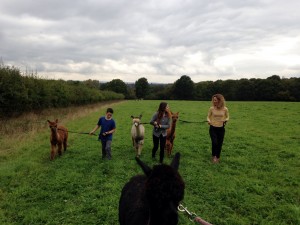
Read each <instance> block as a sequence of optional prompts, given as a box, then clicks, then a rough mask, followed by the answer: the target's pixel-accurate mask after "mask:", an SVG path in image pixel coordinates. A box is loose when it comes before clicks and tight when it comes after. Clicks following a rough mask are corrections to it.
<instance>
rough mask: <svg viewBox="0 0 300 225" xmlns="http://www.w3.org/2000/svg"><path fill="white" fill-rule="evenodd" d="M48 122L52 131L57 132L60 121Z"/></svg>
mask: <svg viewBox="0 0 300 225" xmlns="http://www.w3.org/2000/svg"><path fill="white" fill-rule="evenodd" d="M47 121H48V124H49V127H50V129H51V131H54V132H56V130H57V124H58V119H56V120H55V121H50V120H47Z"/></svg>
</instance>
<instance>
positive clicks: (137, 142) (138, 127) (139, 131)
mask: <svg viewBox="0 0 300 225" xmlns="http://www.w3.org/2000/svg"><path fill="white" fill-rule="evenodd" d="M131 118H132V123H133V124H132V127H131V137H132V144H133V148H134V150H135V152H136V156H137V157H140V155H141V153H142V148H143V145H144V137H145V127H144V126H143V124H141V118H142V115H140V116H139V117H134V116H131Z"/></svg>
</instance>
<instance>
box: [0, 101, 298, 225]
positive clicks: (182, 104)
mask: <svg viewBox="0 0 300 225" xmlns="http://www.w3.org/2000/svg"><path fill="white" fill-rule="evenodd" d="M159 103H160V101H146V100H144V101H123V102H117V103H111V104H105V105H102V106H99V107H97V108H94V110H90V111H84V109H81V110H80V111H81V113H79V114H76V115H75V111H76V110H74V111H71V112H67V113H66V112H65V113H64V114H60V113H57V112H56V111H51V113H50V114H49V113H48V115H47V118H46V117H45V118H43V120H42V122H41V123H40V124H38V123H37V124H38V125H36V126H35V125H32V126H33V128H32V127H31V128H30V131H28V132H27V131H26V130H25V131H24V130H23V131H19V130H18V128H19V127H20V126H21V125H20V124H21V122H20V123H19V124H18V123H13V121H11V124H12V126H14V129H11V130H9V129H7V131H6V132H5V133H2V135H1V137H0V146H1V147H0V224H5V225H6V224H101V225H116V224H118V202H119V197H120V193H121V189H122V187H123V186H124V184H125V183H126V182H127V181H128V180H129V178H130V177H131V176H133V175H136V174H139V173H142V171H141V169H140V167H138V165H137V163H136V162H135V160H134V156H135V153H134V151H133V148H132V145H131V144H132V143H131V137H130V130H131V118H130V116H131V115H134V116H137V115H140V114H142V115H143V117H142V122H149V121H150V119H151V117H152V115H153V113H154V112H155V111H156V110H157V108H158V105H159ZM168 103H169V105H170V108H171V110H172V111H174V112H177V111H178V112H179V118H180V119H181V120H185V121H191V122H195V123H185V122H182V121H178V122H177V127H176V138H175V146H174V152H180V153H181V163H180V167H179V171H180V173H181V175H182V177H183V179H184V180H185V183H186V189H185V198H184V201H183V204H184V205H185V206H187V207H188V209H189V210H190V211H192V212H195V213H196V214H197V215H199V216H201V217H202V218H203V219H205V220H207V221H209V222H210V223H212V224H217V225H221V224H228V225H235V224H236V225H249V224H253V225H254V224H300V161H299V159H300V136H299V134H300V103H284V102H227V106H228V108H229V113H230V121H229V122H228V124H227V126H226V134H225V140H224V145H223V151H222V154H221V163H220V164H212V163H211V161H210V160H211V147H210V144H211V143H210V138H209V134H208V125H207V124H206V123H199V122H201V121H203V120H206V115H207V111H208V108H209V107H210V102H200V101H168ZM108 106H111V107H113V108H114V111H115V113H114V119H115V121H116V124H117V131H116V133H115V134H114V138H113V143H112V154H113V159H112V160H111V161H107V160H104V161H103V160H102V159H101V150H100V143H99V142H98V141H97V137H96V136H90V135H83V134H76V133H69V147H68V150H67V152H66V153H64V154H63V156H62V157H57V158H56V159H55V160H54V161H49V156H50V142H49V136H50V130H49V128H48V127H47V124H46V122H45V121H46V119H50V120H52V119H56V118H58V119H59V120H61V121H62V124H64V125H65V126H67V127H68V129H69V130H70V131H75V132H89V131H90V130H92V128H94V126H95V125H96V123H97V121H98V118H99V116H101V115H103V114H104V113H105V110H106V108H107V107H108ZM66 114H68V116H66ZM72 115H73V116H72ZM25 122H26V123H28V124H34V123H35V122H36V121H35V119H32V121H27V120H24V123H25ZM196 122H198V123H196ZM6 126H8V125H6ZM35 127H37V128H35ZM145 129H146V137H145V144H144V148H143V152H142V156H141V159H142V160H143V161H145V162H146V163H148V165H150V166H152V165H154V164H155V163H158V162H153V161H152V159H151V150H152V134H151V131H152V127H151V126H150V125H145ZM2 131H3V129H2ZM8 134H9V135H8ZM170 161H171V159H170V158H167V157H166V158H165V163H170ZM179 219H180V222H179V224H193V223H192V222H190V221H189V219H188V217H187V216H186V215H185V214H183V213H181V212H179Z"/></svg>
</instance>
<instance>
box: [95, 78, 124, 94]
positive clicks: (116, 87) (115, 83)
mask: <svg viewBox="0 0 300 225" xmlns="http://www.w3.org/2000/svg"><path fill="white" fill-rule="evenodd" d="M101 87H102V89H103V90H109V91H113V92H116V93H120V94H123V95H124V96H125V98H127V97H128V95H129V91H128V88H127V85H126V84H125V83H124V81H122V80H120V79H113V80H112V81H110V82H107V83H106V84H104V85H102V86H101Z"/></svg>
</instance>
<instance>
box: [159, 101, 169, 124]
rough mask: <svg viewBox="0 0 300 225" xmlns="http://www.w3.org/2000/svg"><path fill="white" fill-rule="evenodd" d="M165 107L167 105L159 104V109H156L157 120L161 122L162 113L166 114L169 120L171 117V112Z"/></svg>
mask: <svg viewBox="0 0 300 225" xmlns="http://www.w3.org/2000/svg"><path fill="white" fill-rule="evenodd" d="M167 106H168V103H166V102H161V103H160V104H159V107H158V110H157V112H158V116H157V120H158V121H159V120H161V118H162V117H163V116H164V113H167V117H168V118H171V117H172V115H171V112H170V111H169V110H168V109H167Z"/></svg>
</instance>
